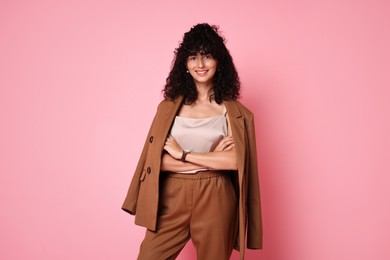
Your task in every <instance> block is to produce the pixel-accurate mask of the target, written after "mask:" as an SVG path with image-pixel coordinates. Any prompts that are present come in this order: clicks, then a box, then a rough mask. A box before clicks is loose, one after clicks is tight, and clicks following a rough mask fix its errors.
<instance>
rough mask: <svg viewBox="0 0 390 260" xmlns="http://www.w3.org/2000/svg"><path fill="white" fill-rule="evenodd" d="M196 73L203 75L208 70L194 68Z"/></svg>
mask: <svg viewBox="0 0 390 260" xmlns="http://www.w3.org/2000/svg"><path fill="white" fill-rule="evenodd" d="M195 72H196V74H198V75H199V76H204V75H206V74H207V72H208V70H196V71H195Z"/></svg>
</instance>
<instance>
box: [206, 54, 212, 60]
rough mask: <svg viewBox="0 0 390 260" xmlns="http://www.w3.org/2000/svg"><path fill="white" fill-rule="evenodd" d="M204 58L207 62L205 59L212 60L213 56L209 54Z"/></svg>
mask: <svg viewBox="0 0 390 260" xmlns="http://www.w3.org/2000/svg"><path fill="white" fill-rule="evenodd" d="M204 58H205V59H206V60H207V59H214V58H213V55H211V54H207V55H205V56H204Z"/></svg>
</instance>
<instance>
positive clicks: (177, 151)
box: [164, 136, 183, 160]
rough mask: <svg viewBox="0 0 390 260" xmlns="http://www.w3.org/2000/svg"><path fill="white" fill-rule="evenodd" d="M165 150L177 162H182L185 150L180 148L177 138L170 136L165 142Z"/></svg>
mask: <svg viewBox="0 0 390 260" xmlns="http://www.w3.org/2000/svg"><path fill="white" fill-rule="evenodd" d="M164 150H165V151H167V152H168V153H169V154H170V155H171V156H172V157H173V158H175V159H177V160H180V159H181V156H182V155H183V148H181V147H180V145H179V144H178V143H177V141H176V140H175V138H173V137H172V136H168V138H167V140H166V141H165V145H164Z"/></svg>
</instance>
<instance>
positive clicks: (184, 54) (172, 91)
mask: <svg viewBox="0 0 390 260" xmlns="http://www.w3.org/2000/svg"><path fill="white" fill-rule="evenodd" d="M218 30H219V27H218V26H215V25H212V26H210V25H209V24H207V23H201V24H197V25H195V26H193V27H192V28H191V30H190V31H188V32H186V33H185V34H184V37H183V41H182V42H181V43H180V45H179V47H178V48H177V49H175V52H174V54H175V56H174V59H173V61H172V68H171V71H170V73H169V76H168V78H167V79H166V85H165V87H164V89H163V92H164V98H166V99H171V100H173V99H175V98H177V97H179V96H183V97H184V103H185V104H188V105H190V104H193V103H194V102H195V100H196V99H197V97H198V93H197V90H196V86H195V82H194V79H193V78H192V76H191V75H190V74H189V73H187V67H186V64H187V58H188V57H189V56H192V55H196V54H198V53H200V54H211V55H212V56H213V58H214V59H216V60H217V62H218V63H217V71H216V73H215V75H214V77H213V94H212V96H211V97H210V100H211V99H214V100H215V102H217V103H218V104H221V103H222V101H224V100H236V99H237V98H238V97H239V95H240V94H239V92H240V80H239V77H238V73H237V70H236V68H235V66H234V63H233V58H232V56H231V55H230V53H229V50H228V49H227V48H226V46H225V43H224V42H225V39H224V38H223V37H222V36H221V35H220V33H219V31H218Z"/></svg>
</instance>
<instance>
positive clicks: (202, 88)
mask: <svg viewBox="0 0 390 260" xmlns="http://www.w3.org/2000/svg"><path fill="white" fill-rule="evenodd" d="M212 88H213V86H212V84H197V85H196V89H197V91H198V98H197V102H205V101H209V100H210V94H211V93H212Z"/></svg>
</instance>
